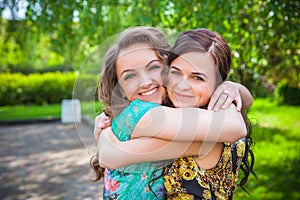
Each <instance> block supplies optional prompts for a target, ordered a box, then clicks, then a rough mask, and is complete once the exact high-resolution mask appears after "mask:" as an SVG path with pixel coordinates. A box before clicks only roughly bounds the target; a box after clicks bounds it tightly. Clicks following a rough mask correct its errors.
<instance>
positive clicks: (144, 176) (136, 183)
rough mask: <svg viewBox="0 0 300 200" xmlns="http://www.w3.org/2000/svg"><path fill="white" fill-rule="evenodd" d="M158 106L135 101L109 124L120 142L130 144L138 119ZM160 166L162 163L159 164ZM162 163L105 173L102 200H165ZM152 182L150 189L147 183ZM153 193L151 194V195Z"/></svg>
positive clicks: (143, 164) (148, 163) (123, 168)
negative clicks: (127, 141) (128, 142)
mask: <svg viewBox="0 0 300 200" xmlns="http://www.w3.org/2000/svg"><path fill="white" fill-rule="evenodd" d="M156 106H159V104H155V103H151V102H143V101H141V100H135V101H133V102H131V103H130V105H129V106H128V107H126V108H125V109H124V110H123V111H122V112H121V113H120V114H119V115H118V116H117V117H115V118H114V119H113V121H112V130H113V132H114V134H115V135H116V136H117V137H118V138H119V140H121V141H126V140H130V136H131V133H132V131H133V129H134V127H135V126H136V124H137V122H138V121H139V119H140V118H141V117H142V116H143V115H144V114H145V113H146V112H147V111H148V110H150V109H151V108H154V107H156ZM162 162H163V161H162ZM160 166H161V162H160V161H156V162H145V163H138V164H133V165H128V166H125V167H122V168H119V169H116V170H110V169H105V175H104V191H103V198H104V199H126V200H128V199H145V200H147V199H149V200H152V199H165V193H164V185H163V176H162V173H163V168H162V167H160ZM157 177H159V178H158V179H157V180H155V181H153V182H151V188H149V186H148V183H149V182H150V181H151V180H152V179H155V178H157ZM151 189H152V191H153V192H154V193H155V194H154V193H153V192H152V191H151Z"/></svg>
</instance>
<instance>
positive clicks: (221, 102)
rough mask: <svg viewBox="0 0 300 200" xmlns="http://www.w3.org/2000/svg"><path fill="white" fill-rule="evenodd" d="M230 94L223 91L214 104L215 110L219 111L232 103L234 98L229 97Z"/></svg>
mask: <svg viewBox="0 0 300 200" xmlns="http://www.w3.org/2000/svg"><path fill="white" fill-rule="evenodd" d="M228 97H229V96H228V94H226V93H222V94H221V95H220V96H219V99H218V100H217V102H216V104H215V105H214V106H213V110H214V111H215V112H217V111H219V110H220V109H226V108H228V106H229V105H230V104H231V102H232V99H231V98H228Z"/></svg>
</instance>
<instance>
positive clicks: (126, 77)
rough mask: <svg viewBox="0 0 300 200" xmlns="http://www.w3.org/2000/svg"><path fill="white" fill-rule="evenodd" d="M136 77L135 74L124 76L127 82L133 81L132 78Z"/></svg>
mask: <svg viewBox="0 0 300 200" xmlns="http://www.w3.org/2000/svg"><path fill="white" fill-rule="evenodd" d="M134 77H135V74H133V73H131V74H126V75H125V76H124V80H125V81H126V80H128V79H132V78H134Z"/></svg>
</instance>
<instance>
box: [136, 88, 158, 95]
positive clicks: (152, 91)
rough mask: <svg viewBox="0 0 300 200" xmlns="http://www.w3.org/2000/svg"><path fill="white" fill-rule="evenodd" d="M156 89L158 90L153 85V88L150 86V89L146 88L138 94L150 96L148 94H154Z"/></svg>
mask: <svg viewBox="0 0 300 200" xmlns="http://www.w3.org/2000/svg"><path fill="white" fill-rule="evenodd" d="M157 90H158V87H155V88H152V89H150V90H147V91H145V92H140V93H139V95H141V96H150V95H152V94H154V93H155V92H156V91H157Z"/></svg>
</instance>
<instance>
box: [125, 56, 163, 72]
mask: <svg viewBox="0 0 300 200" xmlns="http://www.w3.org/2000/svg"><path fill="white" fill-rule="evenodd" d="M156 61H157V62H159V63H161V61H160V60H157V59H154V60H151V61H150V62H148V63H147V65H145V67H148V66H149V65H151V64H152V63H154V62H156ZM131 71H134V70H133V69H126V70H124V71H122V73H121V76H122V75H123V74H124V73H126V72H131Z"/></svg>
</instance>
